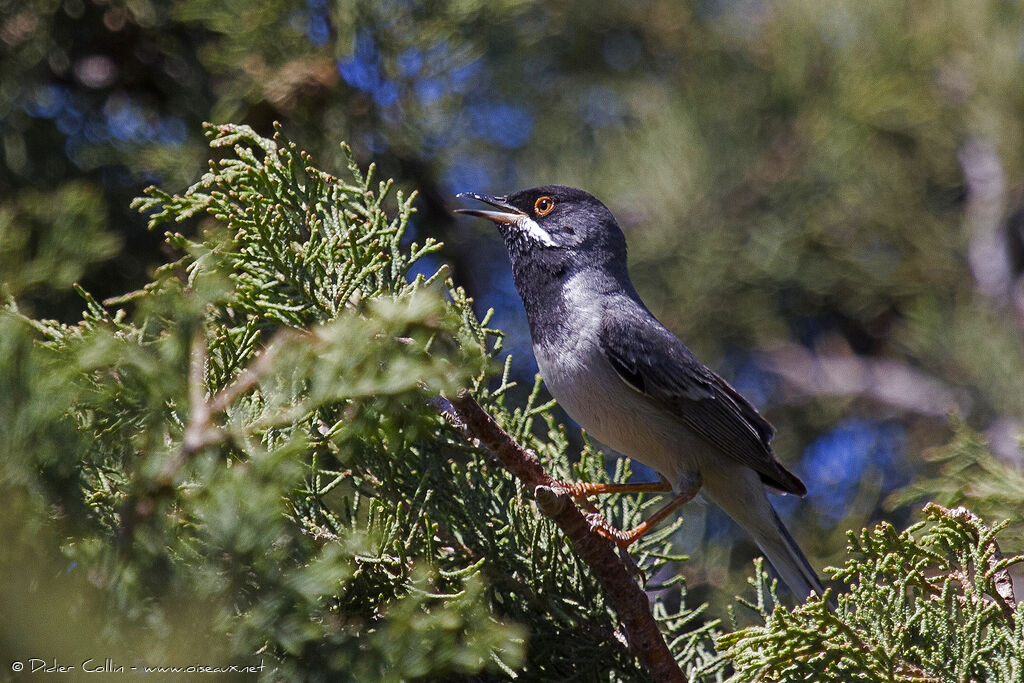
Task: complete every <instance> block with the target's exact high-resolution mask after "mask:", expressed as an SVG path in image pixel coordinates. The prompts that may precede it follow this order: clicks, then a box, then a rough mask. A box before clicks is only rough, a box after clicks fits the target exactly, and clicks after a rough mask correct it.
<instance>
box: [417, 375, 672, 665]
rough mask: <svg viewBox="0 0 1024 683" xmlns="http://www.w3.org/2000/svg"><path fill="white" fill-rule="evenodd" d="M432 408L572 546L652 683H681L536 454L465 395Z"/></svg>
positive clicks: (614, 559)
mask: <svg viewBox="0 0 1024 683" xmlns="http://www.w3.org/2000/svg"><path fill="white" fill-rule="evenodd" d="M434 406H435V408H436V409H437V410H438V412H439V413H441V415H442V416H443V417H444V418H445V419H446V420H448V421H449V422H450V423H451V424H452V425H453V426H454V427H456V428H457V429H459V430H460V431H462V432H463V433H464V434H466V435H467V436H468V437H469V438H470V439H472V440H473V441H474V443H477V444H480V445H482V446H484V447H485V448H487V449H488V450H490V451H491V452H492V453H493V454H494V455H495V456H496V457H497V458H498V460H500V461H501V463H502V465H504V466H505V468H506V469H508V470H509V471H510V472H511V473H512V474H513V475H514V476H515V477H516V478H517V479H519V480H520V481H521V482H522V483H523V484H525V485H526V487H527V488H528V489H529V490H530V491H531V492H532V493H533V495H534V498H535V499H536V501H537V506H538V507H539V508H540V510H541V511H542V512H543V513H544V514H545V515H547V516H548V517H550V518H551V520H552V521H554V523H555V524H556V525H557V526H558V527H559V528H560V529H561V530H562V532H563V533H564V534H565V535H566V536H567V537H568V538H569V540H570V541H571V542H572V546H573V548H574V549H575V550H576V554H577V555H578V556H579V558H580V559H581V560H582V561H583V562H584V563H586V565H587V566H588V567H590V570H591V571H592V572H593V573H594V576H596V577H597V579H598V580H599V581H600V582H601V585H602V586H604V589H605V594H606V596H607V598H608V600H609V601H610V602H611V603H612V605H613V606H614V607H615V611H616V612H617V613H618V615H619V618H620V619H621V620H622V623H623V628H624V629H625V632H626V638H627V640H628V642H629V644H630V645H631V647H632V649H633V651H634V652H635V654H636V655H637V657H638V658H639V659H640V661H641V662H643V664H644V666H646V667H647V669H648V671H650V673H651V675H652V676H654V678H655V679H656V680H658V681H683V682H685V681H686V676H685V675H684V674H683V672H682V670H681V669H680V668H679V666H678V665H677V664H676V662H675V659H674V658H673V657H672V653H671V652H670V651H669V648H668V645H667V644H666V643H665V639H664V637H663V636H662V634H661V631H659V630H658V624H657V622H656V621H655V619H654V615H653V614H652V613H651V608H650V602H649V601H648V599H647V595H646V594H645V593H644V592H643V591H642V590H640V587H639V586H637V584H636V582H635V581H633V579H632V578H631V577H630V575H629V573H628V572H627V570H626V567H625V566H624V565H623V563H622V560H621V559H620V558H619V556H618V555H617V554H616V553H615V551H614V549H613V547H614V546H613V544H612V543H611V542H610V541H608V540H607V539H606V538H604V537H603V536H601V535H599V534H598V533H597V532H595V531H594V530H593V527H592V526H591V524H590V522H588V521H587V517H586V516H584V514H583V512H582V511H581V510H580V509H579V508H578V507H577V506H576V504H575V503H574V502H573V497H572V496H571V495H570V494H569V492H568V491H565V490H564V489H563V488H562V487H561V486H559V482H557V481H556V480H555V479H554V478H552V477H551V475H549V474H548V473H547V472H546V471H545V470H544V467H543V466H542V465H541V463H540V460H539V459H538V458H537V455H536V454H535V453H533V452H531V451H529V450H527V449H525V448H523V447H522V446H521V445H520V444H519V443H517V442H516V441H515V440H514V439H513V438H512V437H511V436H510V435H509V434H508V433H507V432H506V431H505V430H503V429H502V428H501V427H499V426H498V423H497V422H495V421H494V419H493V418H492V417H491V416H490V415H489V414H488V413H487V412H486V411H485V410H484V409H483V408H482V407H480V404H479V403H477V401H476V399H474V398H473V397H472V396H471V395H470V394H469V392H467V391H462V392H460V393H459V394H458V396H456V397H455V398H454V399H451V400H448V399H445V398H443V397H437V398H436V399H435V401H434Z"/></svg>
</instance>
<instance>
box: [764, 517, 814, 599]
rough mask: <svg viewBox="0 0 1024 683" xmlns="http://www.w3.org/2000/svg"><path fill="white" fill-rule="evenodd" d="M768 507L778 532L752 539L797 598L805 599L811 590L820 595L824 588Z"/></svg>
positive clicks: (800, 551)
mask: <svg viewBox="0 0 1024 683" xmlns="http://www.w3.org/2000/svg"><path fill="white" fill-rule="evenodd" d="M768 509H769V510H771V511H772V515H773V517H774V520H773V521H774V522H775V529H776V530H777V532H778V533H776V534H771V537H768V538H760V537H757V536H755V538H754V540H755V541H756V542H757V545H758V547H759V548H761V552H763V553H764V554H765V556H766V557H767V558H768V561H769V562H771V564H772V566H773V567H775V571H777V572H778V573H779V575H780V576H782V580H783V581H785V582H786V585H787V586H789V589H790V590H791V591H793V593H794V594H796V595H797V596H798V597H799V598H801V599H804V600H806V599H807V597H808V596H809V595H810V594H811V592H812V591H813V592H814V593H816V594H817V595H818V597H821V596H822V595H823V594H824V592H825V589H824V587H823V586H822V585H821V581H820V580H819V579H818V575H817V574H816V573H815V571H814V568H813V567H812V566H811V563H810V562H808V561H807V557H806V556H805V555H804V553H803V551H802V550H800V546H799V545H797V543H796V541H795V540H793V536H792V535H790V533H789V529H787V528H786V525H785V524H783V523H782V519H780V518H779V515H778V513H777V512H775V510H774V508H772V507H771V505H769V506H768Z"/></svg>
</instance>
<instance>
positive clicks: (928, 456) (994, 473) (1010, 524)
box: [888, 419, 1024, 551]
mask: <svg viewBox="0 0 1024 683" xmlns="http://www.w3.org/2000/svg"><path fill="white" fill-rule="evenodd" d="M953 430H954V433H953V438H952V439H951V440H950V442H949V443H948V444H946V445H944V446H942V447H939V448H932V449H929V450H927V451H925V452H924V454H923V455H924V460H925V461H926V462H927V463H928V465H929V469H930V471H929V472H928V473H927V475H926V476H924V477H922V478H921V479H919V480H918V481H915V482H914V483H913V484H911V485H910V486H908V487H907V488H905V489H903V490H901V491H898V492H896V493H893V494H892V495H891V496H890V497H889V500H888V504H889V507H890V508H896V507H899V506H902V505H907V504H910V503H920V501H923V500H926V499H931V500H934V501H935V502H936V503H939V504H940V505H945V506H948V507H954V506H958V505H966V506H968V507H970V509H971V511H972V512H974V513H975V514H977V515H978V516H980V517H981V518H982V519H1006V520H1007V522H1006V528H1005V529H1004V530H1003V531H1002V532H1001V536H1002V538H1003V544H1004V545H1005V546H1006V547H1008V548H1012V549H1014V550H1015V551H1020V550H1021V549H1024V520H1022V519H1021V515H1020V511H1021V510H1022V509H1024V473H1022V472H1021V469H1020V467H1018V466H1016V465H1015V464H1014V463H1013V462H1011V461H1009V460H1007V459H1006V458H1001V457H999V456H996V455H995V454H993V453H992V451H991V449H990V448H989V445H988V442H987V441H986V439H985V437H984V436H983V435H981V434H979V433H978V432H977V431H975V430H973V429H971V428H970V427H969V426H968V425H967V424H965V423H964V422H963V421H962V420H957V419H954V420H953Z"/></svg>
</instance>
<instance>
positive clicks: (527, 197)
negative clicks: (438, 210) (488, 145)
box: [455, 185, 626, 270]
mask: <svg viewBox="0 0 1024 683" xmlns="http://www.w3.org/2000/svg"><path fill="white" fill-rule="evenodd" d="M458 196H459V197H469V198H471V199H477V200H480V201H482V202H486V203H488V204H490V205H491V206H493V207H496V208H498V209H501V211H485V210H479V209H456V210H455V213H462V214H467V215H469V216H479V217H481V218H486V219H488V220H491V221H494V223H496V224H497V226H498V229H499V230H500V231H501V234H502V236H503V237H504V238H505V245H506V246H507V247H508V251H509V256H510V257H511V258H512V261H513V265H516V261H520V260H523V259H527V260H531V261H534V260H538V261H543V262H545V263H547V264H549V265H551V266H558V265H560V266H562V267H563V268H566V267H568V269H570V270H574V268H571V267H570V266H572V265H577V266H586V265H591V266H599V267H610V268H613V269H615V270H618V269H619V267H621V268H622V269H623V270H624V269H625V263H626V239H625V237H623V235H622V230H621V229H620V228H619V224H618V223H616V222H615V217H614V216H613V215H612V212H611V211H609V210H608V207H606V206H605V205H604V204H602V203H601V202H600V201H598V199H597V198H596V197H594V196H593V195H590V194H588V193H586V192H584V191H583V190H577V189H576V188H573V187H565V186H563V185H545V186H543V187H534V188H531V189H529V190H520V191H519V192H515V193H513V194H510V195H506V196H503V197H494V196H490V195H484V194H476V193H473V192H464V193H462V194H460V195H458Z"/></svg>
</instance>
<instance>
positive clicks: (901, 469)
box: [0, 0, 1024, 604]
mask: <svg viewBox="0 0 1024 683" xmlns="http://www.w3.org/2000/svg"><path fill="white" fill-rule="evenodd" d="M207 120H209V121H213V122H215V123H223V122H227V121H236V122H244V123H248V124H250V125H252V126H253V127H254V128H255V129H256V130H257V131H260V132H262V133H265V134H266V133H269V132H270V130H271V122H272V121H274V120H279V121H281V122H283V124H284V128H285V129H286V130H287V131H288V133H289V135H290V137H292V138H293V139H294V140H295V141H296V142H297V143H298V144H299V146H300V147H302V148H303V149H306V150H309V151H310V152H312V153H313V154H314V155H315V156H316V157H317V159H318V162H319V163H320V165H321V166H322V167H325V168H343V167H344V165H345V160H344V158H343V156H342V154H341V151H340V150H339V147H338V145H337V143H338V141H340V140H347V141H349V143H350V144H351V145H352V148H353V151H354V154H355V156H356V158H357V160H358V161H360V162H361V163H363V164H365V163H367V162H369V161H374V162H376V163H377V164H378V167H379V169H380V173H381V175H382V176H383V177H388V176H391V177H395V178H396V179H397V181H398V183H399V186H400V187H401V188H402V189H405V190H412V189H416V190H418V191H419V193H420V194H419V196H418V198H417V200H416V204H415V207H416V209H417V213H416V214H415V215H414V217H413V218H412V219H411V222H410V225H409V227H408V235H409V238H410V239H417V240H419V241H420V242H421V243H422V242H423V240H424V239H425V238H426V237H434V238H438V239H441V240H443V241H444V243H445V247H444V249H443V250H441V251H439V252H435V253H431V254H428V255H425V256H424V257H423V258H422V259H420V261H418V262H417V263H418V265H417V266H415V267H414V270H413V272H414V273H415V272H423V273H427V274H429V273H432V272H433V271H434V270H435V269H436V267H437V266H438V265H439V264H440V263H442V262H444V263H447V264H448V265H450V267H451V269H452V273H453V277H454V279H455V281H456V282H457V283H458V284H460V285H462V286H464V287H466V289H467V290H468V292H469V293H470V295H472V296H473V297H474V299H475V302H476V303H475V305H476V306H477V311H478V313H481V314H482V312H483V311H484V310H486V309H487V308H488V307H493V308H494V309H495V315H494V318H493V320H492V321H491V325H492V326H494V327H497V328H501V329H503V330H505V331H506V339H505V345H504V348H505V349H506V350H510V351H511V352H512V354H513V364H512V370H513V374H514V376H517V377H519V378H520V379H525V380H526V381H524V382H521V386H525V387H529V386H532V381H530V378H531V377H532V374H533V372H534V370H535V366H533V364H532V358H531V354H530V349H529V341H528V336H527V333H526V329H525V320H524V316H523V314H522V311H521V307H520V303H519V301H518V299H517V298H516V297H515V295H514V292H513V291H512V288H511V277H510V274H509V271H508V268H507V267H506V257H505V254H504V249H503V246H502V245H501V243H500V240H499V239H498V238H497V236H496V235H495V234H494V233H493V231H489V230H488V229H487V227H486V226H483V225H478V224H476V223H472V222H468V221H456V220H455V219H453V217H452V216H451V215H450V214H449V213H448V209H449V208H450V207H451V205H452V201H453V199H452V198H453V195H454V193H456V192H458V191H465V190H474V191H484V192H493V193H499V194H500V193H503V192H505V191H510V190H514V189H518V188H521V187H527V186H533V185H539V184H542V183H548V182H557V183H563V184H569V185H576V186H579V187H582V188H584V189H587V190H589V191H590V192H592V193H594V194H595V195H597V196H598V197H599V198H601V199H602V200H603V201H605V203H607V204H608V205H609V207H610V208H611V209H612V210H613V211H614V212H615V213H616V215H617V217H618V218H619V220H620V223H621V224H622V226H623V228H624V229H625V231H626V234H627V239H628V240H629V243H630V247H631V267H632V272H633V276H634V280H635V281H636V284H637V287H638V289H639V291H640V293H641V295H642V296H643V297H644V298H645V300H646V301H647V302H648V304H649V305H650V307H651V308H652V310H653V311H654V312H655V314H656V315H658V316H659V318H660V319H661V320H662V321H663V322H665V323H666V324H667V325H668V326H669V327H670V328H671V329H672V330H674V331H675V332H677V333H678V334H679V335H680V336H681V337H682V338H683V339H684V340H685V341H686V342H687V343H688V344H689V345H691V346H692V347H693V348H694V350H695V351H696V352H697V353H698V355H699V356H700V357H701V358H702V359H703V360H705V361H706V362H708V363H709V364H710V365H711V366H712V367H714V368H716V369H719V370H720V371H721V372H722V374H724V375H725V376H726V377H727V378H728V379H729V380H730V381H732V382H734V383H735V384H736V385H737V387H738V388H739V389H740V390H741V391H743V392H744V393H745V394H747V395H748V396H749V397H750V398H751V399H752V400H753V401H754V402H755V403H756V404H757V405H758V406H759V407H760V408H762V410H763V411H764V412H765V413H766V415H767V416H768V418H769V419H771V420H772V421H773V422H774V423H775V424H776V425H777V427H778V431H779V435H778V437H777V439H776V446H777V450H778V451H779V454H780V456H781V458H782V459H783V461H785V462H787V463H790V464H792V465H793V466H794V468H795V469H796V471H797V472H798V473H799V474H800V475H801V476H802V477H803V478H804V479H805V481H806V482H807V484H808V488H809V490H810V495H809V496H808V498H807V499H806V500H803V501H795V500H789V499H780V500H779V503H780V505H781V506H782V507H783V508H785V510H784V516H785V517H786V518H787V519H792V520H793V522H792V527H793V529H794V534H795V536H796V537H797V538H798V539H799V540H800V541H801V543H802V544H803V545H804V547H805V548H806V550H807V551H808V554H809V555H810V556H811V558H812V561H813V563H814V564H815V565H816V566H819V567H820V566H823V565H825V564H828V563H833V564H841V560H842V556H843V548H844V544H845V540H844V538H845V537H844V533H843V532H844V531H845V530H848V529H859V528H861V527H862V526H864V525H866V524H868V523H869V522H872V521H876V520H878V519H882V518H884V519H889V520H893V521H894V522H895V523H896V524H897V526H900V525H901V523H902V522H906V521H907V520H909V519H910V516H911V515H910V512H909V510H911V509H913V507H912V506H911V502H913V503H915V505H916V503H917V502H918V501H921V500H925V499H936V500H939V501H940V502H945V503H948V504H952V503H954V502H955V503H957V504H959V503H964V504H967V505H969V506H972V507H975V506H981V507H982V508H983V509H979V510H978V512H979V514H982V515H983V516H985V517H986V518H987V519H990V520H991V521H995V519H993V518H1007V519H1010V520H1011V522H1012V524H1011V527H1010V529H1009V530H1008V533H1010V534H1012V536H1011V538H1012V539H1013V543H1012V544H1011V547H1009V548H1005V550H1009V551H1014V550H1016V551H1020V550H1022V549H1024V548H1022V547H1021V546H1020V539H1021V538H1022V532H1021V531H1020V525H1021V519H1020V510H1021V507H1020V505H1021V502H1022V501H1021V494H1020V488H1019V487H1013V486H1009V485H999V484H1000V483H1001V482H1003V483H1005V482H1014V481H1020V478H1021V470H1022V466H1024V465H1022V453H1021V433H1022V419H1024V392H1022V391H1021V390H1020V385H1021V378H1022V377H1024V346H1022V344H1021V341H1022V331H1024V327H1022V326H1024V280H1022V279H1021V275H1022V273H1024V146H1022V140H1021V137H1022V135H1024V6H1022V5H1021V4H1020V3H1014V2H1005V1H1001V0H978V1H975V2H964V1H960V2H957V1H953V2H939V3H936V2H923V1H916V0H910V1H906V2H899V3H892V2H883V1H882V0H866V1H857V2H854V1H852V0H839V1H837V2H831V3H817V2H811V1H809V0H774V1H773V0H702V1H699V2H685V3H684V2H676V1H670V0H661V1H658V0H651V1H643V2H625V1H621V2H620V1H615V2H605V3H600V4H595V3H588V2H580V1H571V0H565V1H555V2H543V3H541V2H531V1H528V0H527V1H519V0H517V1H515V2H512V1H510V0H491V1H487V2H485V1H483V0H449V1H441V2H434V3H415V2H408V1H398V0H394V1H392V0H388V1H373V2H370V1H366V2H346V1H344V0H338V1H336V2H329V1H328V0H306V2H301V1H299V0H292V1H287V0H248V1H247V2H234V1H229V2H215V1H213V0H179V1H176V2H170V3H160V2H150V1H149V0H125V1H118V0H110V1H106V0H64V1H58V0H0V268H2V271H0V279H2V280H3V282H4V286H5V289H6V293H7V294H10V295H13V296H14V297H15V298H16V299H17V300H18V302H19V306H20V308H21V310H22V311H23V312H25V313H26V314H29V315H31V316H42V317H52V318H56V319H58V320H61V321H65V322H67V321H75V320H78V318H79V315H80V312H81V308H82V305H81V299H80V298H79V296H78V295H77V294H75V293H74V292H73V291H72V290H71V288H70V287H69V285H70V284H71V283H72V282H80V283H82V284H83V286H84V287H85V289H87V290H88V291H90V292H92V293H93V294H94V295H95V296H96V297H97V298H98V299H100V300H103V299H105V298H107V297H111V296H115V295H120V294H122V293H124V292H126V291H130V290H133V289H136V288H138V287H141V286H143V285H144V284H145V283H146V282H148V281H149V279H150V276H151V275H152V273H153V270H154V269H155V268H156V267H157V266H158V265H160V264H162V263H164V262H165V261H167V260H169V259H173V258H177V257H178V254H177V253H176V252H174V251H173V250H172V249H170V248H169V247H166V246H163V245H162V240H161V236H160V235H159V234H157V233H155V232H151V231H147V230H146V227H145V219H144V217H142V216H140V215H138V214H137V213H136V212H135V211H133V210H132V209H130V208H129V204H130V201H131V199H132V198H134V197H136V196H138V195H139V194H140V193H141V191H142V189H143V188H144V187H145V186H147V185H150V184H154V183H156V184H159V185H160V186H161V187H163V188H165V189H167V190H169V191H180V190H183V189H184V188H185V187H186V186H188V185H189V184H191V183H192V182H194V180H195V178H197V177H198V175H199V174H200V173H201V172H202V170H203V169H204V166H205V163H206V159H207V158H208V154H209V152H208V150H207V148H206V142H205V140H203V138H202V131H201V125H200V124H201V122H202V121H207ZM200 228H201V221H195V222H194V224H192V225H190V226H186V228H185V232H186V233H187V232H188V230H192V231H196V230H199V229H200ZM416 268H421V269H422V270H420V271H417V270H416ZM949 413H953V414H955V415H957V416H958V417H959V419H960V420H961V421H962V424H961V425H960V426H959V427H958V428H957V431H956V433H955V434H954V430H953V429H952V428H951V426H950V422H949V420H948V418H947V415H948V414H949ZM53 438H60V435H59V434H55V435H54V437H53ZM69 438H70V437H69ZM572 438H573V439H577V440H575V441H574V442H573V443H574V444H576V445H579V441H578V437H576V436H575V435H573V437H572ZM947 444H948V445H947ZM940 446H944V447H943V448H941V449H939V450H933V449H936V448H938V447H940ZM684 515H685V517H686V524H684V525H683V527H682V528H681V529H680V531H679V532H678V539H677V540H678V542H679V544H680V546H681V547H682V548H683V549H684V550H685V551H686V552H688V553H689V554H691V556H692V559H691V561H690V562H689V563H688V565H687V570H686V571H687V575H688V577H689V582H690V586H691V592H693V593H695V594H696V595H697V596H698V597H711V598H713V603H716V602H717V601H719V600H721V599H722V597H723V596H726V597H727V596H728V595H731V594H732V592H734V591H735V590H736V589H737V586H738V585H740V582H741V579H742V575H743V573H742V572H737V570H738V569H740V568H743V567H746V566H747V565H748V562H749V559H750V558H751V557H752V556H753V555H754V554H755V553H756V550H755V548H754V547H753V545H752V544H751V543H749V541H748V540H747V539H745V538H744V536H743V535H742V533H739V532H738V531H737V530H735V529H733V528H731V525H730V523H729V522H728V520H726V519H725V518H724V517H722V516H721V515H719V514H718V513H717V511H714V510H709V509H707V508H705V507H702V506H701V505H699V504H692V505H690V506H688V507H687V508H686V509H685V511H684ZM717 604H720V603H717Z"/></svg>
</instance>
